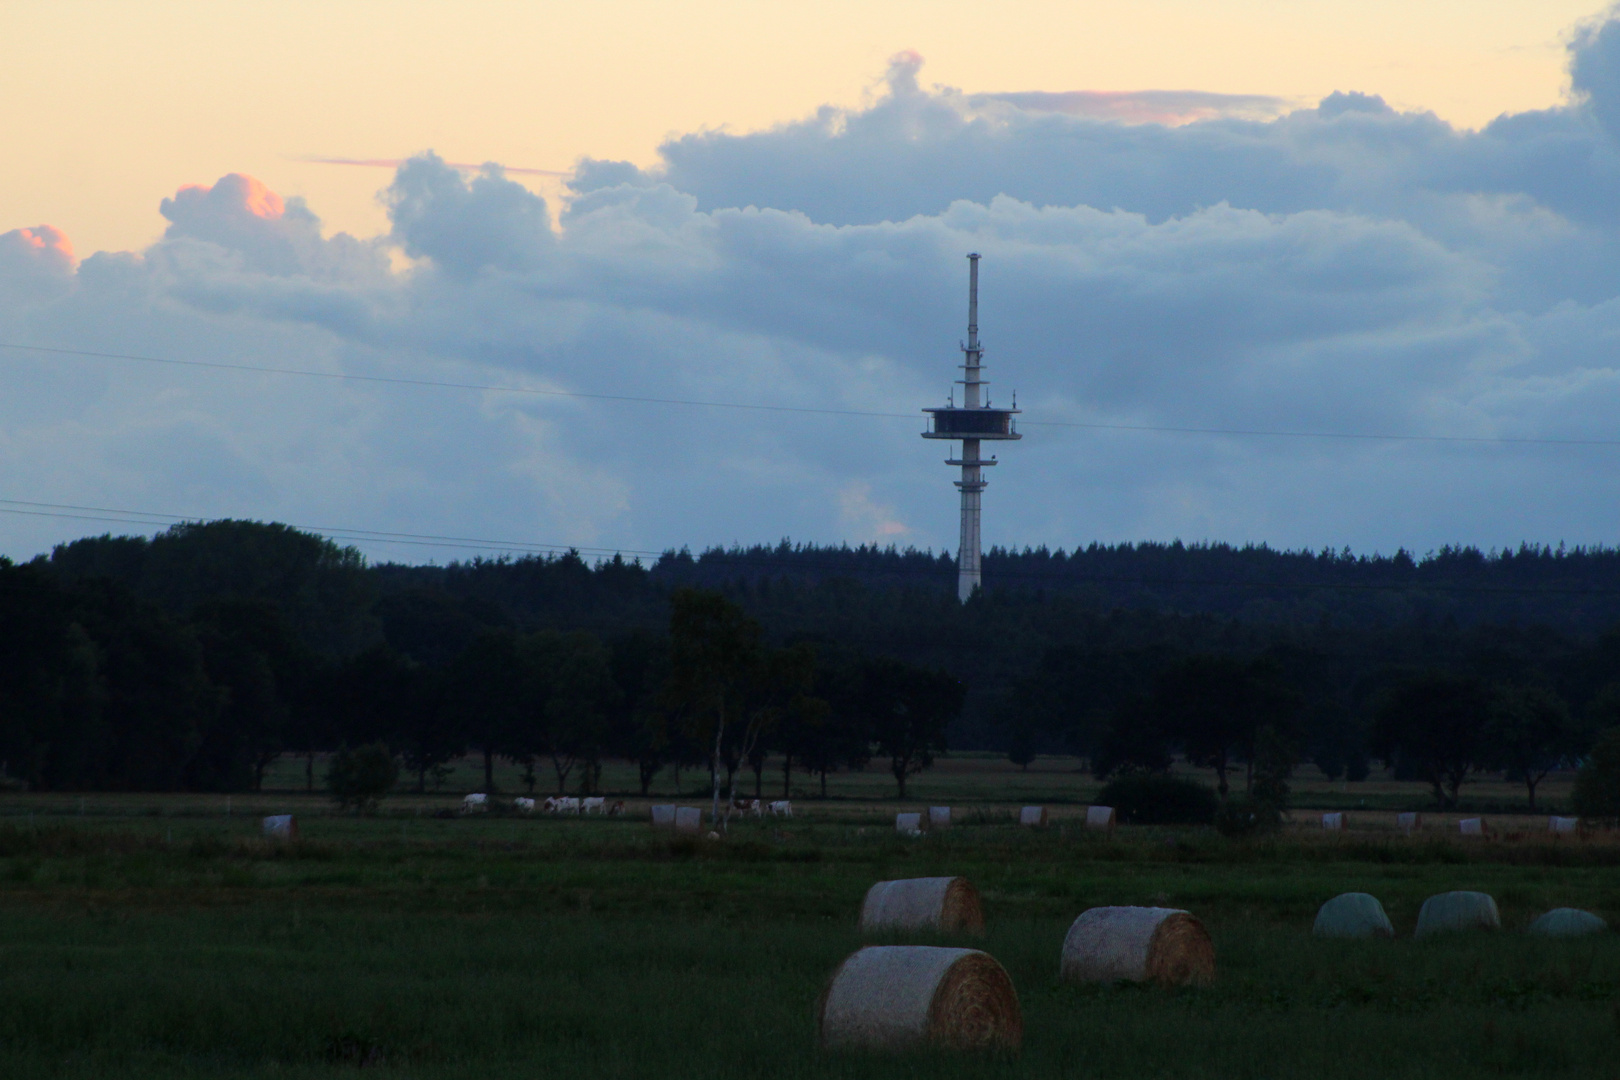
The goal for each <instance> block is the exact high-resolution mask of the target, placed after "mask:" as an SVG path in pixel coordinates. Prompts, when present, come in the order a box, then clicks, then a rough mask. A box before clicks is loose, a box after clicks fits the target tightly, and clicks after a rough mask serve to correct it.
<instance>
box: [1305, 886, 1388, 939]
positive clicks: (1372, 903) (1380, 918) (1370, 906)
mask: <svg viewBox="0 0 1620 1080" xmlns="http://www.w3.org/2000/svg"><path fill="white" fill-rule="evenodd" d="M1311 933H1313V934H1315V935H1316V936H1317V937H1343V938H1365V937H1394V936H1395V927H1394V926H1393V925H1391V924H1390V921H1389V916H1388V915H1387V914H1385V913H1384V905H1383V904H1380V903H1379V902H1378V897H1376V896H1373V895H1371V894H1369V893H1364V892H1347V893H1340V894H1339V895H1338V896H1335V897H1334V898H1333V899H1331V900H1329V901H1328V902H1327V903H1325V904H1323V905H1322V907H1321V908H1320V909H1319V910H1318V911H1317V913H1316V925H1315V926H1313V927H1311Z"/></svg>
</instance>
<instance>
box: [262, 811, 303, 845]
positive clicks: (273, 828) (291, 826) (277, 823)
mask: <svg viewBox="0 0 1620 1080" xmlns="http://www.w3.org/2000/svg"><path fill="white" fill-rule="evenodd" d="M264 835H266V836H268V837H271V838H273V839H276V840H296V839H298V822H297V820H296V819H295V818H294V817H293V816H292V815H291V814H272V815H270V816H269V817H267V818H265V819H264Z"/></svg>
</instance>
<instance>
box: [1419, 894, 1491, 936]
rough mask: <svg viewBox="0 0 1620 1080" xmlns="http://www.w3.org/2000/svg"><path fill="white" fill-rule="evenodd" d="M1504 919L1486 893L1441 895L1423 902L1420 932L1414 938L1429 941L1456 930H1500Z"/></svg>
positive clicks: (1420, 912)
mask: <svg viewBox="0 0 1620 1080" xmlns="http://www.w3.org/2000/svg"><path fill="white" fill-rule="evenodd" d="M1501 926H1502V916H1501V915H1500V914H1498V913H1497V910H1496V901H1495V900H1493V899H1491V897H1490V896H1489V895H1487V894H1485V893H1482V892H1467V891H1459V892H1446V893H1439V894H1437V895H1435V896H1431V897H1429V898H1428V899H1427V900H1425V901H1423V907H1421V908H1420V909H1418V921H1417V931H1416V932H1415V933H1414V934H1413V935H1412V936H1413V937H1427V936H1428V935H1430V934H1443V933H1447V932H1449V931H1452V930H1499V929H1501Z"/></svg>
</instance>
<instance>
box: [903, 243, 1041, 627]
mask: <svg viewBox="0 0 1620 1080" xmlns="http://www.w3.org/2000/svg"><path fill="white" fill-rule="evenodd" d="M962 354H963V362H962V378H960V379H958V380H957V382H958V383H959V384H960V385H961V387H962V404H961V405H960V406H958V405H957V404H956V403H955V394H954V392H953V394H952V398H951V403H950V404H949V405H946V406H945V407H943V408H933V409H924V410H923V412H925V413H928V414H929V417H930V419H931V420H932V421H933V422H932V424H931V425H930V429H929V430H928V431H925V432H923V433H922V437H923V438H925V439H960V440H961V441H962V456H961V457H959V458H949V459H947V460H946V462H945V464H947V465H960V466H961V468H962V479H960V480H958V481H957V482H956V487H957V489H958V490H960V491H961V492H962V531H961V536H960V540H959V542H958V545H957V549H956V595H957V599H959V600H961V601H962V602H963V603H966V602H967V600H968V598H969V597H971V596H972V595H973V593H974V591H975V590H976V589H978V588H979V587H980V586H981V585H982V584H983V581H984V575H983V571H982V569H981V567H980V540H979V496H980V494H981V493H982V492H983V491H984V489H985V487H986V485H987V484H988V481H987V480H985V479H984V475H983V473H982V472H981V471H980V470H981V469H985V468H989V467H990V466H992V465H994V464H995V463H996V459H995V457H994V456H993V455H992V456H991V457H990V458H988V459H986V458H982V457H980V456H979V444H980V443H981V442H982V441H985V440H1015V439H1021V438H1023V436H1022V435H1020V434H1019V433H1018V424H1017V421H1015V420H1014V419H1013V417H1014V416H1015V415H1016V414H1017V413H1018V412H1019V411H1020V410H1018V409H1015V408H1014V409H996V408H992V407H991V405H990V402H989V392H988V390H987V389H986V387H988V386H989V385H990V384H989V382H987V381H986V380H984V379H982V378H981V377H980V376H981V374H982V372H983V370H984V362H983V361H984V349H983V347H982V346H980V344H979V256H978V253H977V252H975V253H973V254H970V255H969V256H968V339H967V344H966V345H963V346H962ZM981 395H982V397H981Z"/></svg>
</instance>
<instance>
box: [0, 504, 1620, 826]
mask: <svg viewBox="0 0 1620 1080" xmlns="http://www.w3.org/2000/svg"><path fill="white" fill-rule="evenodd" d="M985 579H986V581H987V582H988V583H989V584H988V587H987V588H986V589H985V590H984V591H982V592H981V593H979V594H978V595H976V596H975V597H974V598H973V599H972V600H971V601H969V602H968V603H967V604H959V603H958V602H957V600H956V599H955V595H954V566H953V564H952V562H951V560H950V559H948V558H945V557H942V556H940V555H935V554H930V553H926V552H918V551H914V550H896V549H893V548H875V547H861V548H846V547H836V548H832V547H817V546H814V545H792V544H789V543H787V542H783V543H781V544H779V545H776V546H761V547H754V548H731V549H716V550H711V551H706V552H703V553H701V554H699V555H693V554H691V553H690V552H686V551H680V552H668V553H666V554H665V555H663V556H662V557H660V558H658V559H656V560H651V561H649V562H647V563H639V562H636V561H632V560H626V559H624V558H621V557H614V558H611V559H603V560H599V561H597V562H595V563H588V562H587V561H586V560H584V559H583V558H581V557H580V556H579V555H578V554H577V553H572V552H570V553H565V554H560V555H551V556H528V557H523V558H501V559H475V560H472V561H468V562H454V563H450V564H448V565H405V564H399V563H380V564H376V565H371V564H368V563H367V562H366V560H365V559H363V558H362V557H361V556H360V554H359V553H358V552H356V551H355V550H353V549H350V548H344V547H341V546H339V545H337V544H335V543H333V542H332V541H330V540H327V539H325V538H323V537H320V536H317V535H313V534H309V533H305V532H300V531H298V530H295V529H292V528H290V527H287V526H283V525H277V524H265V523H257V522H248V521H229V520H227V521H213V522H199V523H194V524H186V525H179V526H175V527H173V528H171V529H169V530H168V531H166V532H164V533H161V534H159V535H157V536H155V537H150V538H148V537H141V536H110V535H109V536H101V537H93V538H87V539H83V540H78V541H75V542H72V543H69V544H64V545H61V546H58V547H57V548H55V549H54V550H53V551H52V552H51V553H50V554H49V555H43V556H40V557H38V558H36V559H33V560H31V561H29V562H27V563H22V564H12V563H10V562H6V563H5V564H4V565H3V566H0V611H3V612H4V615H3V617H0V636H3V639H4V642H3V643H4V648H3V649H0V763H3V776H0V782H4V783H6V784H11V785H15V786H22V785H26V786H28V787H29V788H31V789H35V790H182V789H184V790H214V791H235V790H249V789H253V788H255V787H256V786H257V785H258V784H259V783H260V782H261V779H262V776H263V773H264V770H265V768H266V767H267V766H268V765H269V764H270V763H272V762H274V761H276V760H277V759H279V758H282V757H284V756H295V757H300V756H301V757H302V758H303V759H304V760H305V762H306V765H307V780H308V783H309V785H310V786H312V787H313V786H314V785H315V784H316V783H317V781H318V778H317V776H316V775H315V764H314V763H315V759H316V756H317V755H319V754H322V753H326V752H330V751H333V750H336V749H338V748H340V747H344V746H356V745H360V744H382V745H385V746H386V747H387V748H388V750H389V751H390V752H391V753H393V754H394V755H396V756H397V757H398V759H399V760H400V762H401V763H402V765H403V767H404V771H405V776H406V781H405V782H411V783H414V784H415V785H417V786H420V787H423V788H427V787H430V786H432V785H434V784H435V783H437V782H439V780H440V779H441V778H442V776H443V771H444V766H445V764H446V763H447V762H449V761H452V760H455V759H457V758H459V757H461V756H462V755H465V754H474V755H481V756H482V757H483V760H484V761H485V762H486V763H491V762H493V761H495V760H496V759H507V760H510V761H513V762H517V763H519V764H521V765H522V766H524V768H525V770H526V771H525V783H526V784H527V785H528V786H529V787H531V788H532V789H535V790H543V791H552V790H558V791H561V790H567V791H576V790H578V791H586V792H589V791H591V790H592V787H593V785H594V784H595V783H596V782H597V779H598V777H599V773H600V764H601V762H602V761H603V760H604V759H610V758H611V759H623V760H630V761H634V762H636V763H637V764H638V766H639V770H640V773H641V776H642V777H643V785H644V786H645V784H646V782H647V781H648V780H649V779H650V778H651V777H652V776H654V775H656V774H657V772H658V771H659V770H661V769H665V768H711V767H716V764H718V767H717V768H716V771H717V772H719V771H721V770H723V771H724V772H725V773H726V774H727V775H728V776H730V775H738V776H740V777H741V778H742V780H741V781H740V782H739V790H746V791H748V792H749V793H752V792H755V791H759V792H764V791H765V790H767V789H768V788H770V787H772V786H773V785H774V786H779V787H785V786H786V782H787V780H788V779H789V778H790V776H791V774H792V773H793V772H795V771H799V772H808V773H810V774H812V775H814V774H818V773H819V774H820V776H821V777H822V778H823V779H824V778H825V776H826V775H827V774H828V773H829V772H835V771H837V770H839V769H843V768H849V767H865V766H867V765H868V764H873V763H875V764H878V765H881V767H883V768H885V769H887V770H889V771H891V772H892V773H893V774H894V777H895V781H896V788H897V791H899V792H902V793H903V790H904V784H905V780H906V777H907V776H909V775H911V774H913V773H914V772H915V771H916V770H917V769H920V768H924V767H926V766H927V765H928V763H929V762H930V761H931V760H932V758H933V756H934V755H937V754H939V753H942V752H945V751H947V750H948V749H959V750H966V749H973V750H994V751H999V752H1004V753H1006V754H1007V755H1008V756H1009V757H1011V758H1012V759H1013V760H1014V761H1015V762H1027V761H1029V760H1031V759H1032V758H1033V756H1034V755H1036V754H1038V753H1043V752H1064V753H1072V754H1077V755H1080V756H1081V757H1083V758H1086V759H1087V760H1088V761H1089V763H1090V766H1091V768H1092V769H1093V771H1095V772H1096V773H1097V774H1098V775H1099V776H1106V775H1110V774H1113V773H1118V772H1137V771H1146V772H1152V771H1155V770H1162V769H1163V768H1165V767H1166V766H1167V764H1168V762H1169V761H1170V760H1171V758H1172V757H1174V756H1181V757H1183V758H1185V759H1186V760H1189V761H1195V762H1198V763H1202V764H1206V765H1209V766H1211V767H1213V768H1215V769H1216V770H1217V775H1218V776H1219V777H1220V786H1221V793H1222V795H1223V796H1224V795H1225V794H1226V793H1227V789H1228V783H1227V777H1228V775H1229V774H1230V776H1231V777H1232V784H1233V786H1236V785H1241V786H1242V787H1243V788H1244V789H1245V790H1246V791H1250V792H1253V790H1254V787H1255V784H1256V782H1257V781H1256V777H1257V776H1258V777H1259V782H1260V783H1261V784H1262V785H1263V784H1265V783H1267V782H1268V779H1267V778H1268V777H1269V778H1272V780H1271V781H1270V782H1275V781H1276V779H1277V778H1285V777H1286V775H1287V773H1288V772H1289V770H1290V769H1291V768H1292V767H1293V766H1294V765H1295V764H1296V763H1299V762H1304V761H1311V762H1314V763H1315V764H1316V765H1317V766H1318V767H1320V768H1321V769H1322V771H1323V772H1324V773H1326V774H1327V775H1329V776H1330V777H1345V778H1347V779H1349V780H1351V781H1354V780H1357V779H1359V778H1361V777H1364V776H1366V775H1367V770H1368V768H1369V762H1370V761H1373V760H1378V761H1383V762H1387V763H1389V764H1390V765H1392V766H1393V767H1394V768H1395V769H1396V772H1397V774H1398V775H1403V776H1406V777H1408V778H1414V779H1422V780H1425V781H1427V782H1428V783H1429V784H1430V786H1431V787H1432V789H1433V792H1434V796H1435V799H1436V801H1437V803H1439V804H1442V805H1447V804H1453V803H1454V802H1455V800H1456V797H1457V792H1458V788H1459V786H1460V784H1461V783H1462V782H1463V781H1464V780H1465V779H1466V778H1467V776H1468V775H1469V774H1470V773H1473V772H1479V771H1491V772H1497V773H1501V774H1505V775H1507V776H1509V777H1512V778H1514V779H1516V780H1518V781H1520V782H1522V783H1523V784H1524V786H1525V793H1526V799H1527V801H1528V802H1529V803H1530V804H1531V805H1534V799H1535V785H1536V783H1537V782H1538V781H1539V779H1540V777H1541V776H1543V775H1545V774H1546V772H1547V771H1548V770H1550V769H1552V768H1555V767H1558V766H1559V765H1561V764H1568V763H1570V762H1572V761H1574V760H1576V759H1578V758H1580V757H1581V756H1582V755H1584V754H1585V753H1586V752H1587V751H1588V750H1589V749H1590V747H1591V746H1592V745H1593V742H1594V741H1595V740H1596V739H1597V738H1598V737H1599V735H1600V734H1601V733H1602V732H1604V731H1606V730H1608V729H1611V728H1614V727H1616V726H1620V553H1617V552H1614V551H1610V550H1608V549H1601V550H1589V549H1574V550H1565V549H1561V548H1560V549H1548V548H1537V547H1530V546H1523V547H1519V548H1516V549H1504V550H1502V551H1500V552H1492V553H1484V552H1480V551H1478V550H1475V549H1469V548H1447V549H1444V550H1442V551H1440V552H1437V553H1433V554H1430V555H1427V556H1423V557H1414V556H1413V555H1411V554H1408V553H1406V552H1397V553H1396V554H1395V555H1393V556H1387V557H1384V556H1365V555H1360V556H1358V555H1354V554H1353V553H1351V552H1348V551H1339V552H1333V551H1324V552H1321V553H1309V552H1279V551H1274V550H1271V549H1268V548H1264V547H1245V548H1235V547H1228V546H1223V545H1214V544H1211V545H1185V544H1180V543H1174V544H1136V545H1130V544H1125V545H1117V546H1102V545H1092V546H1090V547H1086V548H1077V549H1075V550H1073V551H1069V552H1064V551H1047V550H1045V549H1040V550H1024V551H1021V552H1015V551H1008V550H1002V549H993V550H992V551H990V552H988V553H987V554H986V558H985ZM767 762H769V763H770V769H771V770H780V772H776V773H773V774H772V775H770V776H767V775H766V772H767V769H766V763H767Z"/></svg>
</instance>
